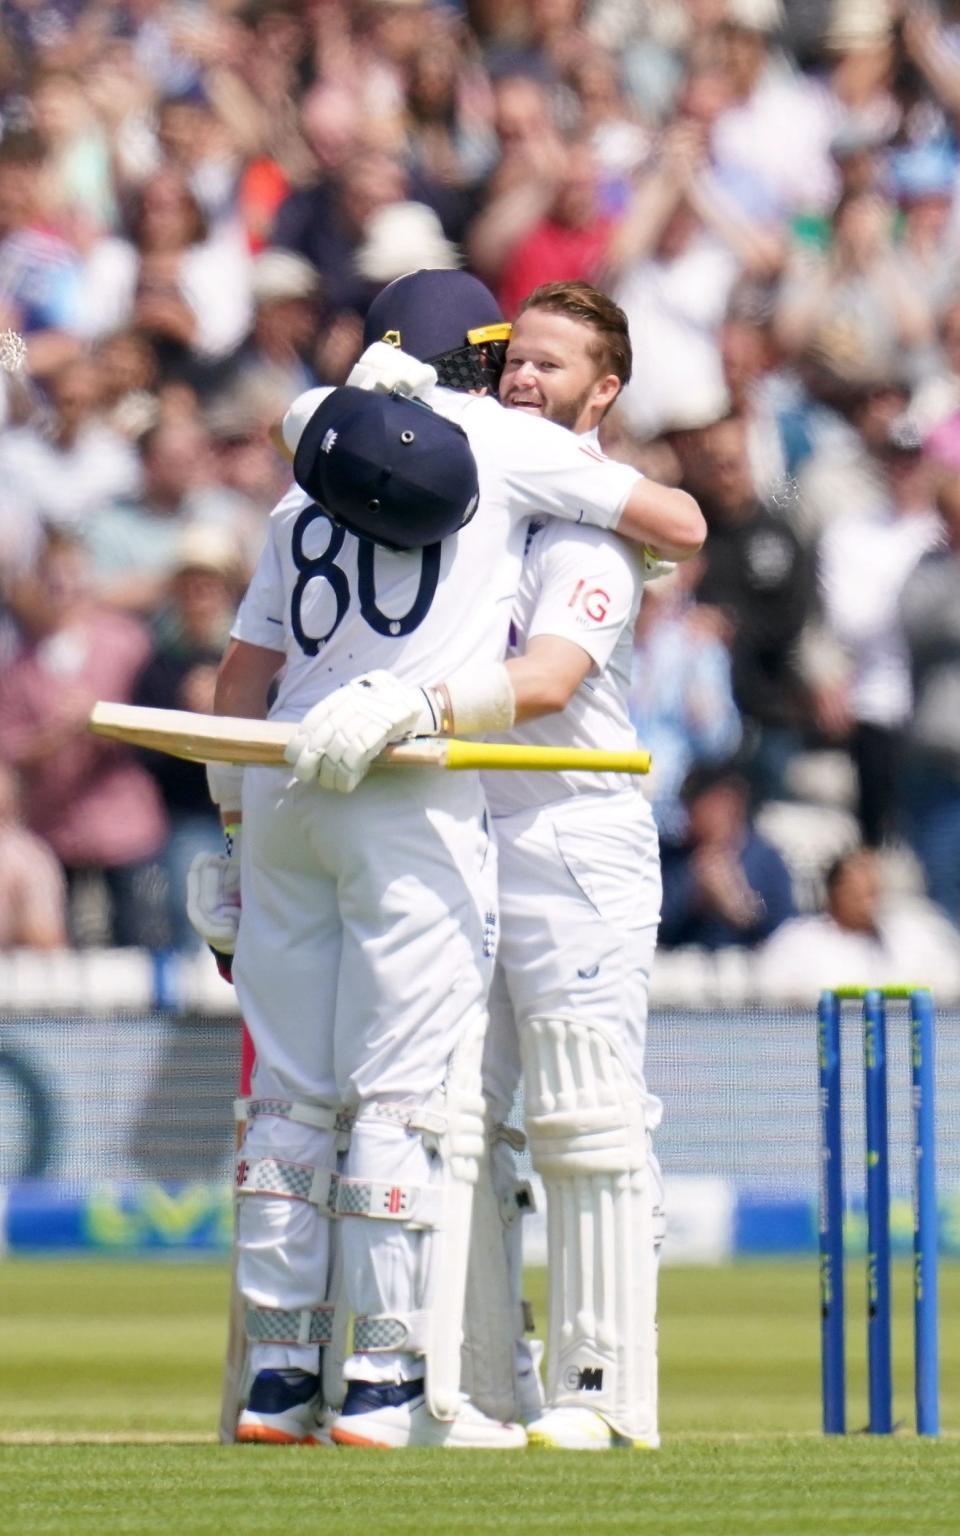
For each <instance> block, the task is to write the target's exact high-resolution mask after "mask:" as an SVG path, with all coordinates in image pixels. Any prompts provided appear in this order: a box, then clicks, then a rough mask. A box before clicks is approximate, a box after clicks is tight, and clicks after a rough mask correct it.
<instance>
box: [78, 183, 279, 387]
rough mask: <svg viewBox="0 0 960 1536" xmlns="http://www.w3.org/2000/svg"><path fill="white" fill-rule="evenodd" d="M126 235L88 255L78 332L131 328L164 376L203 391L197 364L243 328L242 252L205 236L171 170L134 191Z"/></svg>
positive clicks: (245, 267)
mask: <svg viewBox="0 0 960 1536" xmlns="http://www.w3.org/2000/svg"><path fill="white" fill-rule="evenodd" d="M130 235H131V238H130V239H117V238H113V237H111V238H108V239H104V240H100V241H98V242H97V243H96V244H95V245H94V247H93V249H92V250H91V252H90V254H89V256H88V258H87V261H86V264H85V269H84V276H83V291H82V318H81V322H80V329H81V331H82V334H83V335H84V336H85V337H88V338H89V339H91V340H95V341H96V340H102V339H103V338H104V337H105V336H108V335H110V334H111V333H112V332H113V331H117V330H121V329H123V328H125V327H127V326H134V327H136V328H137V329H139V330H141V331H143V332H144V333H145V334H146V335H147V336H148V337H149V339H150V341H151V343H152V345H153V347H154V350H155V352H156V355H157V362H158V366H159V371H160V376H161V378H162V379H163V380H170V379H175V380H187V381H188V382H191V383H193V384H198V385H202V384H203V382H204V378H205V373H204V369H205V367H209V365H210V364H211V363H214V362H216V361H217V360H218V359H220V358H223V357H225V356H226V355H227V354H228V353H229V352H230V351H231V350H232V349H233V348H235V347H236V346H237V345H238V344H239V342H240V341H241V340H242V338H243V336H244V335H245V334H246V331H247V329H248V327H249V322H250V274H249V261H248V258H247V255H246V253H245V252H244V251H243V249H242V248H241V246H240V244H239V242H237V241H234V240H230V239H225V238H221V239H217V240H210V239H208V238H207V225H206V222H205V220H204V217H203V215H202V213H201V211H200V208H199V205H198V204H197V201H196V199H195V197H194V195H193V193H192V192H191V191H190V188H189V186H188V184H187V182H186V180H185V179H184V177H183V176H182V174H180V173H179V172H175V171H160V172H158V173H157V174H156V175H155V176H152V177H151V178H150V180H149V181H148V182H147V183H146V185H145V186H144V187H143V189H142V192H141V193H140V194H139V197H138V199H137V206H136V208H135V210H134V213H133V217H132V219H131V224H130Z"/></svg>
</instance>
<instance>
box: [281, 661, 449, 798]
mask: <svg viewBox="0 0 960 1536" xmlns="http://www.w3.org/2000/svg"><path fill="white" fill-rule="evenodd" d="M439 728H440V721H439V718H438V716H437V713H436V710H435V709H434V707H433V705H432V704H431V701H430V698H429V696H428V694H427V692H426V690H425V689H423V688H414V687H411V686H410V684H409V683H402V682H400V681H399V679H398V678H396V677H394V675H393V673H392V672H368V673H366V675H365V676H363V677H355V678H353V679H351V681H350V682H349V683H345V684H344V686H343V687H342V688H337V689H336V690H335V691H334V692H333V693H331V694H330V695H329V696H328V697H327V698H325V699H324V700H323V701H322V702H321V703H320V704H315V705H314V706H313V708H312V709H311V710H309V711H308V712H307V714H305V715H304V717H303V719H302V720H301V722H300V724H299V726H298V727H297V729H296V731H294V733H293V735H292V736H291V738H290V740H289V742H288V743H287V746H286V747H285V749H284V754H283V755H284V757H285V758H286V760H287V762H288V763H291V764H292V765H293V776H294V778H296V779H299V780H300V782H301V784H310V783H312V782H313V780H314V779H315V780H316V781H317V782H318V783H319V785H320V787H321V789H336V790H339V791H340V793H341V794H344V795H348V794H350V792H351V791H352V790H354V789H356V787H357V785H358V784H360V783H362V782H363V780H364V779H365V778H366V776H367V771H368V769H369V767H370V764H371V763H372V762H373V760H374V758H375V757H376V756H377V754H378V753H379V752H382V751H383V748H384V747H385V746H386V745H387V744H388V742H391V741H400V740H402V739H403V737H404V736H430V735H435V734H436V733H437V731H438V730H439Z"/></svg>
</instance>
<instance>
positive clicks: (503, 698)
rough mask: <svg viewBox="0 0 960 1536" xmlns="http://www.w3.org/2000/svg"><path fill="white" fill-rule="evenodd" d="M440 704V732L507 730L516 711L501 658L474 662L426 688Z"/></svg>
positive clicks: (469, 733) (474, 733)
mask: <svg viewBox="0 0 960 1536" xmlns="http://www.w3.org/2000/svg"><path fill="white" fill-rule="evenodd" d="M429 691H430V693H431V695H432V697H433V699H434V700H435V701H437V702H438V703H439V705H440V720H441V724H440V734H441V735H444V736H451V735H453V734H454V733H456V734H458V735H461V736H485V735H486V734H487V733H488V732H489V731H509V729H510V727H511V726H512V725H513V722H514V720H515V719H516V714H517V700H516V695H515V694H514V691H513V683H512V682H511V681H510V673H509V672H508V671H507V669H506V667H505V666H504V664H503V662H502V661H498V662H495V663H494V664H493V666H490V665H489V664H488V663H484V664H483V665H479V664H474V665H473V666H470V667H464V668H463V670H462V671H460V672H455V673H454V675H453V677H451V678H449V679H448V681H447V682H445V683H441V684H440V685H439V686H438V687H435V688H432V689H430V690H429Z"/></svg>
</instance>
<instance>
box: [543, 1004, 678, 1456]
mask: <svg viewBox="0 0 960 1536" xmlns="http://www.w3.org/2000/svg"><path fill="white" fill-rule="evenodd" d="M520 1042H521V1050H522V1053H523V1064H524V1082H525V1091H526V1116H527V1121H526V1123H527V1134H528V1136H529V1139H530V1150H531V1154H532V1158H533V1165H534V1167H535V1168H536V1169H537V1172H538V1173H539V1174H540V1176H541V1178H542V1179H543V1182H544V1187H545V1190H546V1196H547V1251H548V1264H549V1296H550V1332H549V1348H548V1353H547V1402H548V1404H549V1405H550V1406H551V1407H561V1406H567V1405H574V1406H576V1407H579V1408H592V1409H594V1410H595V1411H596V1412H598V1413H600V1414H601V1415H602V1416H603V1417H604V1418H605V1419H606V1420H607V1422H608V1423H609V1424H610V1425H611V1427H612V1428H613V1429H614V1430H616V1431H617V1433H619V1434H621V1435H623V1436H625V1437H626V1438H628V1439H630V1440H636V1441H639V1442H641V1443H643V1444H645V1445H648V1446H655V1445H657V1444H659V1437H658V1432H657V1334H656V1262H655V1255H654V1226H653V1198H652V1191H651V1187H650V1180H649V1175H648V1165H647V1134H646V1127H645V1124H644V1114H643V1103H642V1101H641V1100H640V1097H639V1095H638V1094H637V1093H636V1092H635V1090H634V1089H633V1086H632V1083H631V1079H630V1076H629V1074H628V1072H627V1069H626V1066H625V1063H624V1062H623V1061H622V1060H621V1058H620V1056H619V1054H618V1051H617V1047H616V1045H615V1043H614V1042H612V1041H611V1040H610V1039H609V1038H608V1037H607V1036H606V1035H605V1034H604V1033H603V1032H601V1030H600V1029H598V1028H597V1027H596V1025H594V1024H592V1023H582V1022H577V1021H575V1020H573V1019H546V1018H535V1019H530V1020H527V1021H526V1022H525V1023H524V1024H523V1025H522V1026H521V1030H520Z"/></svg>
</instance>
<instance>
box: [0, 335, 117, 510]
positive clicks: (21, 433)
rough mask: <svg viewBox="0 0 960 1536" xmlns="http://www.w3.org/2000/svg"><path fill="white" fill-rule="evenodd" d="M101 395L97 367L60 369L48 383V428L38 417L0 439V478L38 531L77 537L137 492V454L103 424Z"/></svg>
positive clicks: (77, 364) (89, 363)
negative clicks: (67, 532)
mask: <svg viewBox="0 0 960 1536" xmlns="http://www.w3.org/2000/svg"><path fill="white" fill-rule="evenodd" d="M102 390H103V375H102V372H101V369H100V366H99V364H98V363H97V362H96V361H94V360H84V359H79V358H78V359H76V360H75V361H73V362H68V363H65V364H63V365H62V366H61V367H60V368H58V369H57V371H56V372H55V373H54V374H53V375H52V377H51V379H50V383H49V388H48V401H49V408H50V409H49V420H48V422H47V424H46V426H45V427H44V426H43V425H42V424H41V421H40V419H39V416H38V413H36V412H35V413H34V418H33V420H31V421H30V422H29V423H28V424H26V425H25V426H22V427H17V428H14V429H12V430H10V431H8V432H5V433H3V434H2V436H0V478H2V480H3V483H4V485H6V486H8V487H9V488H10V491H11V493H12V494H13V495H14V496H15V497H16V499H17V501H18V503H19V507H20V514H21V516H22V517H23V519H24V521H25V522H28V523H29V524H31V525H32V526H33V527H34V528H35V529H37V530H38V531H39V529H40V527H41V525H44V524H45V525H47V526H48V527H59V528H71V527H72V528H74V529H75V530H77V531H80V532H82V531H83V529H85V528H86V527H87V525H88V524H89V522H90V520H91V518H92V517H93V516H94V514H95V513H96V512H98V511H99V509H100V508H102V507H104V506H107V505H109V504H110V503H111V502H113V501H115V500H117V499H119V498H121V497H125V496H126V497H129V496H135V495H136V494H137V491H138V490H139V487H140V466H139V463H138V461H137V455H136V453H135V452H134V450H133V449H132V448H131V446H130V444H129V442H128V441H127V440H126V439H125V438H124V437H122V436H121V435H120V433H119V432H117V431H116V430H115V429H114V428H113V427H110V426H108V425H107V423H106V422H105V421H104V420H103V419H102V417H101V414H100V407H101V404H102Z"/></svg>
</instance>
